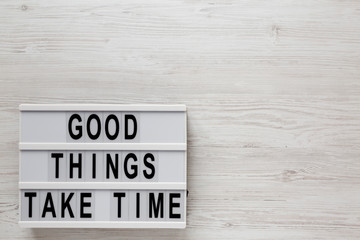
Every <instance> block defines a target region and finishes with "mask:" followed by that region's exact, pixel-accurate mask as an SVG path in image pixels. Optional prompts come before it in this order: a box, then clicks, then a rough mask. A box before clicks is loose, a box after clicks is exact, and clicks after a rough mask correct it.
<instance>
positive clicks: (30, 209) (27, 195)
mask: <svg viewBox="0 0 360 240" xmlns="http://www.w3.org/2000/svg"><path fill="white" fill-rule="evenodd" d="M24 196H25V197H28V198H29V218H32V207H33V206H32V198H33V197H36V192H26V193H25V194H24Z"/></svg>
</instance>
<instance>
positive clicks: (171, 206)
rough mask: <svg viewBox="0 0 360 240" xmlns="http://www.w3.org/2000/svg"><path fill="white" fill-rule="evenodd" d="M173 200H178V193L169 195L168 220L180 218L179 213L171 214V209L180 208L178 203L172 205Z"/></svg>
mask: <svg viewBox="0 0 360 240" xmlns="http://www.w3.org/2000/svg"><path fill="white" fill-rule="evenodd" d="M174 198H180V193H170V194H169V217H170V218H181V215H180V214H179V213H173V208H178V207H180V203H174V201H173V200H174Z"/></svg>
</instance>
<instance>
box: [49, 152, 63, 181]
mask: <svg viewBox="0 0 360 240" xmlns="http://www.w3.org/2000/svg"><path fill="white" fill-rule="evenodd" d="M51 157H52V158H55V178H59V159H60V158H63V157H64V154H63V153H51Z"/></svg>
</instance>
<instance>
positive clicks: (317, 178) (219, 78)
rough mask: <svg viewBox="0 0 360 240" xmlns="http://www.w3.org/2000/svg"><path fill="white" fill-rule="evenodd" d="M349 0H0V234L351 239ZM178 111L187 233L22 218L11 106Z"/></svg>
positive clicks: (353, 121)
mask: <svg viewBox="0 0 360 240" xmlns="http://www.w3.org/2000/svg"><path fill="white" fill-rule="evenodd" d="M359 22H360V2H359V1H356V0H346V1H339V0H321V1H310V0H304V1H280V0H273V1H257V0H252V1H236V0H225V1H220V0H215V1H175V0H174V1H165V0H155V1H144V0H135V1H130V0H125V1H115V0H109V1H100V0H86V1H85V0H79V1H70V0H63V1H46V0H36V1H35V0H27V1H23V0H15V1H14V0H2V1H1V2H0V136H1V138H0V139H1V140H0V158H1V161H0V175H1V178H0V189H1V191H0V232H1V234H0V239H87V240H89V239H109V240H110V239H141V238H148V239H170V238H171V239H239V238H241V239H327V240H328V239H359V238H360V161H359V160H360V159H359V156H360V147H359V146H360V124H359V123H360V81H359V78H360V68H359V66H360V25H359V24H358V23H359ZM21 103H119V104H121V103H124V104H131V103H164V104H176V103H181V104H186V105H187V106H188V125H189V130H188V146H189V151H188V187H189V197H188V209H187V214H188V225H187V228H186V229H185V230H161V231H159V230H117V229H111V230H103V229H90V230H85V229H20V228H19V226H18V225H17V221H18V216H19V214H18V185H17V184H18V134H19V128H18V120H19V111H18V105H19V104H21Z"/></svg>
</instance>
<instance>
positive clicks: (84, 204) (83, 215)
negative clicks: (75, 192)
mask: <svg viewBox="0 0 360 240" xmlns="http://www.w3.org/2000/svg"><path fill="white" fill-rule="evenodd" d="M91 195H92V194H91V193H90V192H88V193H80V218H91V213H85V212H84V208H85V207H91V202H85V201H84V199H85V198H89V197H90V198H91Z"/></svg>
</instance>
